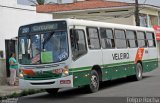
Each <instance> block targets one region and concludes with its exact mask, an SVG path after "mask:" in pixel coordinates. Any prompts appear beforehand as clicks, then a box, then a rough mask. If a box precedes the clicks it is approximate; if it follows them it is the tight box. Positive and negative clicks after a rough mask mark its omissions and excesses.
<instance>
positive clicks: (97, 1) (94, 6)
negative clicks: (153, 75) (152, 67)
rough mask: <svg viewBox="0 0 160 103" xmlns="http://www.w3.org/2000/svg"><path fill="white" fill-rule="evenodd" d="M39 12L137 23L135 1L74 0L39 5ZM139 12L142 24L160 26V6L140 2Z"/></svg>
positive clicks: (104, 20)
mask: <svg viewBox="0 0 160 103" xmlns="http://www.w3.org/2000/svg"><path fill="white" fill-rule="evenodd" d="M61 1H64V0H61ZM37 12H38V13H49V14H52V15H53V18H54V19H59V18H77V19H87V20H95V21H102V22H109V23H118V24H126V25H136V22H135V4H134V3H126V2H115V1H111V0H109V1H107V0H73V2H72V3H70V4H63V3H59V4H48V5H47V4H46V5H38V6H37ZM139 13H140V15H139V18H140V26H143V27H153V26H160V7H158V6H153V5H149V4H140V5H139ZM159 28H160V27H159ZM157 41H158V42H157V43H158V48H159V49H158V50H159V58H160V39H157Z"/></svg>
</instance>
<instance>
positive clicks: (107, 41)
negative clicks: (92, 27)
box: [100, 28, 115, 49]
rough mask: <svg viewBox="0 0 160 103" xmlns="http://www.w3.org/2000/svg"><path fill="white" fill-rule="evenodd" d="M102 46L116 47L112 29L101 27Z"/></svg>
mask: <svg viewBox="0 0 160 103" xmlns="http://www.w3.org/2000/svg"><path fill="white" fill-rule="evenodd" d="M100 35H101V43H102V48H104V49H105V48H114V47H115V44H114V37H113V31H112V29H106V28H100Z"/></svg>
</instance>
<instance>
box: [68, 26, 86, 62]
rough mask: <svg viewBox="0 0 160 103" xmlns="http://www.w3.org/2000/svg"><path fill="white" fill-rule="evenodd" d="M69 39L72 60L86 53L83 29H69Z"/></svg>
mask: <svg viewBox="0 0 160 103" xmlns="http://www.w3.org/2000/svg"><path fill="white" fill-rule="evenodd" d="M70 40H71V49H72V55H73V57H72V58H73V60H76V59H77V58H79V57H80V56H82V55H84V54H86V53H87V47H86V41H85V34H84V30H80V29H71V30H70Z"/></svg>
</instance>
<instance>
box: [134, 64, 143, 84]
mask: <svg viewBox="0 0 160 103" xmlns="http://www.w3.org/2000/svg"><path fill="white" fill-rule="evenodd" d="M142 73H143V67H142V65H141V64H140V63H137V64H136V75H135V76H134V78H135V80H136V81H140V80H142Z"/></svg>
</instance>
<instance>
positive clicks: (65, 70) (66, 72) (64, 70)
mask: <svg viewBox="0 0 160 103" xmlns="http://www.w3.org/2000/svg"><path fill="white" fill-rule="evenodd" d="M52 73H55V74H62V76H68V75H69V70H68V66H65V67H63V68H59V69H54V70H52Z"/></svg>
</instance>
